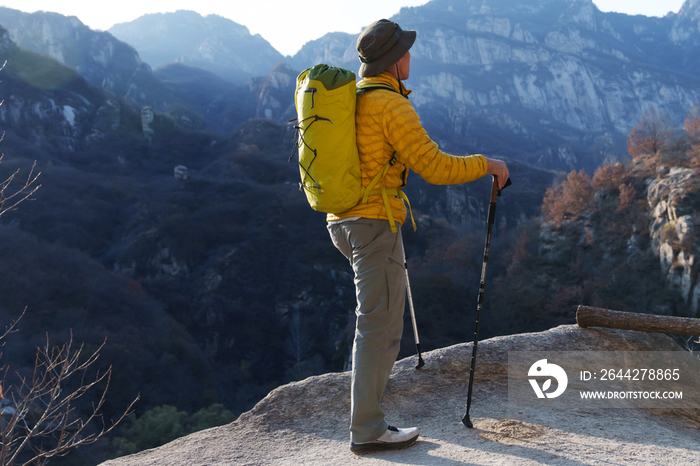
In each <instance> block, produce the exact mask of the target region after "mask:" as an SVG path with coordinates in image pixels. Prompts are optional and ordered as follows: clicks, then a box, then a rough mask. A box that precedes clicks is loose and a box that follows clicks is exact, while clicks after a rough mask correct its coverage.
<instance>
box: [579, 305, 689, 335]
mask: <svg viewBox="0 0 700 466" xmlns="http://www.w3.org/2000/svg"><path fill="white" fill-rule="evenodd" d="M576 323H577V324H578V326H579V327H583V328H586V327H605V328H617V329H622V330H637V331H640V332H656V333H672V334H675V335H700V319H693V318H690V317H674V316H659V315H654V314H641V313H638V312H621V311H612V310H610V309H602V308H599V307H590V306H583V305H581V306H579V307H578V309H576Z"/></svg>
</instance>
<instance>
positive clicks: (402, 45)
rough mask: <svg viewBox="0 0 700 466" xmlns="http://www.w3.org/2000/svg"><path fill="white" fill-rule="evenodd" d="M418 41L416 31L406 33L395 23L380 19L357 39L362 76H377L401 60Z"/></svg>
mask: <svg viewBox="0 0 700 466" xmlns="http://www.w3.org/2000/svg"><path fill="white" fill-rule="evenodd" d="M415 41H416V31H404V30H403V29H401V27H400V26H399V25H398V24H396V23H395V22H393V21H389V20H388V19H380V20H379V21H375V22H374V23H372V24H370V25H369V26H367V28H365V30H364V31H362V34H360V37H358V39H357V52H358V53H359V54H360V61H361V62H362V65H360V73H359V74H360V76H361V77H363V78H365V77H368V76H376V75H378V74H379V73H381V72H382V71H384V70H386V69H387V68H389V67H390V66H391V65H393V64H394V63H397V62H398V61H399V60H401V57H403V56H404V55H405V54H406V52H408V50H409V49H410V48H411V46H412V45H413V43H414V42H415Z"/></svg>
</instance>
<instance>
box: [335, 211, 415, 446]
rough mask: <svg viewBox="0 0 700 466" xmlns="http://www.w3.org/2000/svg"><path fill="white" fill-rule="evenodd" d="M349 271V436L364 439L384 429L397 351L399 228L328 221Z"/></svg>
mask: <svg viewBox="0 0 700 466" xmlns="http://www.w3.org/2000/svg"><path fill="white" fill-rule="evenodd" d="M328 231H329V232H330V235H331V239H332V240H333V244H334V245H335V247H336V248H338V250H339V251H340V252H342V253H343V255H344V256H345V257H347V259H348V261H349V262H350V265H351V266H352V268H353V270H354V272H355V294H356V296H357V309H356V310H355V314H356V315H357V326H356V328H355V343H354V344H353V348H352V386H351V409H350V411H351V413H350V440H351V441H352V442H370V441H373V440H376V439H378V438H379V437H380V436H381V435H382V434H384V432H385V431H386V429H387V426H388V425H387V422H386V421H385V420H384V413H383V412H382V410H381V409H380V407H379V402H380V401H381V399H382V395H383V394H384V389H385V388H386V384H387V382H388V380H389V374H390V373H391V369H392V367H393V365H394V362H395V361H396V357H397V356H398V354H399V344H400V342H401V334H402V332H403V313H404V305H405V299H406V282H405V276H404V271H403V268H404V264H403V242H402V240H401V228H400V226H399V228H397V232H396V233H392V232H391V228H390V226H389V222H388V221H387V220H377V219H365V218H360V219H358V220H351V221H346V222H343V223H338V224H334V225H328Z"/></svg>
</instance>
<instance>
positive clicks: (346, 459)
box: [103, 325, 700, 466]
mask: <svg viewBox="0 0 700 466" xmlns="http://www.w3.org/2000/svg"><path fill="white" fill-rule="evenodd" d="M594 350H595V351H681V350H682V349H681V348H680V347H679V346H678V345H677V344H676V343H675V342H674V341H673V340H672V339H671V338H669V337H667V336H665V335H658V334H645V333H640V332H632V331H622V330H607V329H582V328H579V327H578V326H575V325H564V326H560V327H557V328H554V329H551V330H548V331H546V332H540V333H529V334H521V335H512V336H505V337H496V338H492V339H489V340H485V341H483V342H481V343H480V344H479V353H478V359H477V371H476V377H475V382H474V389H475V391H474V396H473V404H472V409H471V416H472V421H474V429H466V428H465V427H464V426H463V425H462V423H461V418H462V416H463V415H464V409H465V401H466V393H467V381H468V377H469V364H470V359H471V353H472V344H471V343H464V344H459V345H455V346H451V347H448V348H443V349H439V350H435V351H431V352H428V353H426V354H425V355H424V359H425V367H423V369H421V370H415V369H414V366H415V363H416V361H415V358H413V357H412V358H407V359H404V360H402V361H399V362H398V363H396V365H395V366H394V370H393V372H392V375H391V378H390V380H389V383H388V386H387V390H386V394H385V396H384V399H383V409H384V410H385V412H386V413H387V416H388V419H389V421H390V422H392V423H395V424H396V425H401V426H409V425H411V426H412V425H416V426H419V427H421V436H420V438H419V440H418V442H417V444H416V445H415V446H414V447H412V448H410V449H406V450H401V451H394V452H384V453H380V454H375V455H370V456H366V457H365V458H364V461H365V462H366V463H367V464H380V463H381V464H385V463H386V462H391V463H401V464H424V465H447V464H457V463H459V464H463V463H475V464H515V465H519V464H553V463H557V464H558V463H560V462H561V464H569V463H570V464H600V463H615V464H621V463H624V462H626V461H630V460H637V461H658V462H660V463H663V464H674V465H678V464H697V462H698V461H700V453H699V452H698V450H697V444H698V443H697V442H698V440H700V435H698V426H700V413H699V412H698V410H684V411H680V410H675V411H672V410H666V411H661V410H655V411H654V412H652V411H650V410H642V409H618V410H610V409H607V410H603V409H595V408H592V409H585V410H583V409H576V410H573V409H572V410H571V411H570V412H562V411H561V410H556V409H544V410H543V409H521V410H518V411H513V410H509V408H508V399H507V379H508V374H507V369H508V353H509V352H511V351H594ZM698 365H699V366H700V362H698ZM349 387H350V373H349V372H343V373H331V374H325V375H322V376H317V377H310V378H308V379H306V380H303V381H301V382H296V383H292V384H288V385H285V386H282V387H279V388H277V389H276V390H274V391H272V392H271V393H270V394H269V395H268V396H267V397H266V398H265V399H263V400H262V401H260V402H259V403H258V404H257V405H256V406H255V407H254V408H253V409H252V410H250V411H249V412H247V413H244V414H243V415H241V416H240V418H239V419H238V420H237V421H235V422H233V423H232V424H229V425H226V426H222V427H217V428H213V429H209V430H206V431H202V432H198V433H195V434H192V435H190V436H187V437H184V438H181V439H178V440H175V441H173V442H171V443H169V444H167V445H164V446H162V447H160V448H156V449H153V450H148V451H144V452H141V453H138V454H136V455H132V456H128V457H124V458H119V459H115V460H111V461H108V462H106V463H103V466H123V465H130V466H132V465H143V466H145V465H163V464H168V465H170V466H177V465H183V466H185V465H188V466H189V465H192V464H276V465H287V464H288V465H298V464H304V465H327V464H351V462H352V461H354V460H356V459H355V458H354V457H353V455H352V453H350V449H349V433H348V417H349V416H348V413H349V410H350V391H349Z"/></svg>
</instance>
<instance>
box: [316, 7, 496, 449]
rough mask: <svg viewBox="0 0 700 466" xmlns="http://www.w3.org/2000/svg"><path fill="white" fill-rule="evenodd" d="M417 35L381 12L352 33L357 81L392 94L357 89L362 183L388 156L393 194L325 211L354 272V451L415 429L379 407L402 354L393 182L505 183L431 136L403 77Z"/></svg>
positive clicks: (491, 169) (394, 440)
mask: <svg viewBox="0 0 700 466" xmlns="http://www.w3.org/2000/svg"><path fill="white" fill-rule="evenodd" d="M415 39H416V31H404V30H402V29H401V28H400V27H399V25H398V24H396V23H394V22H392V21H389V20H386V19H382V20H379V21H377V22H375V23H373V24H371V25H370V26H368V27H367V28H366V29H365V30H364V31H363V32H362V34H360V37H359V38H358V40H357V51H358V52H359V55H360V61H361V62H362V64H361V66H360V71H359V75H360V77H362V78H364V79H363V80H362V81H361V82H360V83H358V87H360V86H361V85H363V84H375V85H387V84H388V85H389V86H391V88H393V90H394V91H395V92H394V91H391V90H384V89H380V90H376V89H375V90H373V91H371V92H369V91H362V90H360V92H358V95H357V107H356V113H355V122H356V131H357V147H358V151H359V158H360V169H361V174H362V187H363V188H367V187H368V185H369V184H370V182H371V180H372V179H373V178H374V177H375V176H376V175H377V173H378V172H380V170H382V169H383V168H384V167H385V166H386V165H387V163H388V162H390V161H392V160H393V164H390V166H389V168H388V171H387V172H386V175H385V177H384V178H383V183H384V186H385V188H386V190H387V192H388V193H389V194H390V195H388V196H387V198H386V200H385V198H384V196H382V194H381V193H376V192H375V193H373V195H370V196H369V198H368V200H367V202H366V203H360V204H358V205H357V206H355V207H353V208H352V209H350V210H348V211H347V212H343V213H340V214H329V215H328V218H327V220H328V231H329V233H330V236H331V239H332V240H333V244H334V245H335V247H336V248H337V249H338V250H340V252H342V253H343V255H344V256H345V257H346V258H347V259H348V261H349V262H350V264H351V265H352V268H353V270H354V272H355V291H356V296H357V309H356V315H357V326H356V330H355V342H354V345H353V350H352V387H351V421H350V433H351V434H350V440H351V443H350V449H351V451H352V452H353V453H357V454H360V453H369V452H372V451H377V450H392V449H400V448H405V447H408V446H411V445H413V444H414V443H415V441H416V439H417V438H418V435H419V434H420V430H419V429H418V428H417V427H411V428H401V429H399V428H396V427H393V426H390V425H388V424H387V422H386V421H385V419H384V413H383V412H382V410H381V408H380V407H379V402H380V400H381V398H382V395H383V393H384V389H385V387H386V384H387V382H388V380H389V374H390V373H391V369H392V367H393V365H394V361H396V357H397V356H398V353H399V344H400V341H401V334H402V332H403V313H404V303H405V301H404V300H405V295H406V283H405V281H404V262H403V260H404V259H403V242H402V237H401V230H400V226H401V224H402V223H403V222H404V220H405V219H406V214H407V211H406V206H405V204H404V201H403V199H402V198H401V197H399V195H398V192H397V190H396V188H400V187H403V186H405V184H406V178H407V176H408V170H409V169H411V170H413V171H415V172H416V173H418V174H419V175H420V176H421V177H422V178H423V179H425V180H426V181H428V182H429V183H433V184H461V183H466V182H469V181H473V180H476V179H477V178H480V177H482V176H484V175H486V174H490V175H495V176H496V177H497V180H498V184H499V187H503V185H504V184H505V182H506V180H508V169H507V167H506V164H505V163H504V162H502V161H500V160H494V159H489V158H486V157H484V156H483V155H471V156H467V157H457V156H452V155H448V154H446V153H444V152H442V151H440V149H439V148H438V145H437V144H436V143H435V142H433V141H432V140H431V139H430V138H429V137H428V134H427V133H426V132H425V130H424V129H423V127H422V126H421V122H420V119H419V118H418V115H417V114H416V112H415V110H414V108H413V106H412V105H411V103H410V102H409V101H408V94H409V93H410V91H409V90H407V89H406V88H405V87H404V85H403V83H402V81H403V80H405V79H407V78H408V76H409V71H410V65H411V54H410V52H409V49H410V48H411V46H412V45H413V43H414V41H415ZM378 187H379V186H376V188H378ZM373 188H375V187H370V188H369V189H373ZM392 189H393V192H392ZM389 218H393V220H394V221H395V222H396V224H397V225H398V227H399V228H396V226H394V225H390V223H389ZM392 227H393V228H392ZM392 229H393V230H396V232H392Z"/></svg>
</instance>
